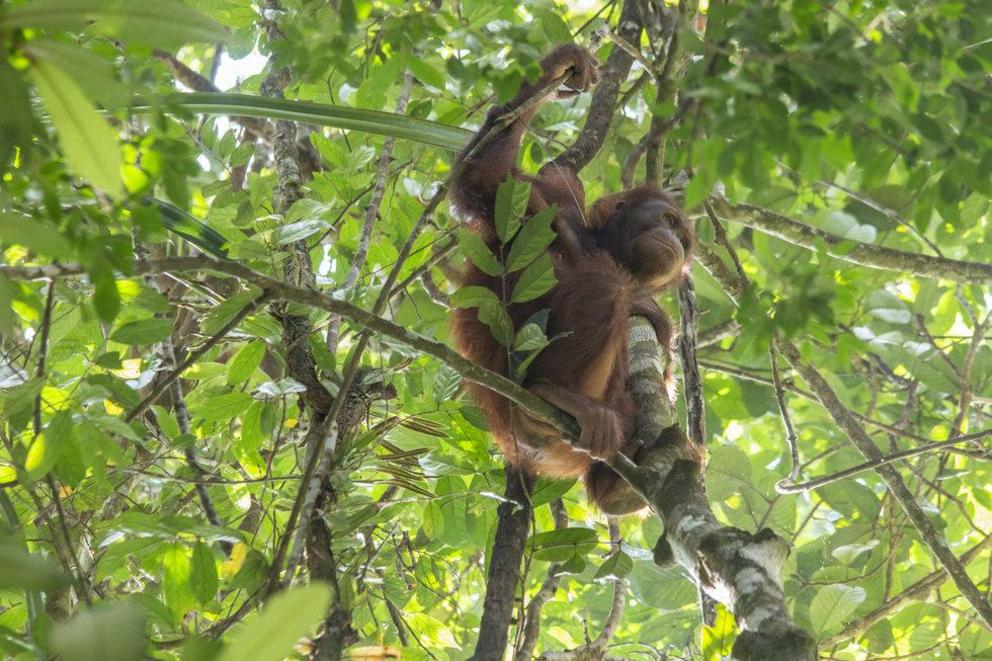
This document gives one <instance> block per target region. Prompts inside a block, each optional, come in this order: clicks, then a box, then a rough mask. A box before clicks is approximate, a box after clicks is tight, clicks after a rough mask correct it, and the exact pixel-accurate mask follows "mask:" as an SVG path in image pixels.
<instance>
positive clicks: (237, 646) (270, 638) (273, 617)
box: [220, 583, 331, 661]
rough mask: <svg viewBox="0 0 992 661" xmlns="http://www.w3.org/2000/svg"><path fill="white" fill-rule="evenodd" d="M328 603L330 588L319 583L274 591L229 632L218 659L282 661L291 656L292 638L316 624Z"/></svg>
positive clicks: (293, 642)
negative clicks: (260, 605)
mask: <svg viewBox="0 0 992 661" xmlns="http://www.w3.org/2000/svg"><path fill="white" fill-rule="evenodd" d="M330 603H331V590H330V588H328V587H327V586H326V585H323V584H320V583H311V584H310V585H307V586H304V587H300V588H294V589H291V590H287V591H286V592H280V593H278V594H276V595H275V596H273V597H271V598H270V599H269V600H268V602H266V604H265V606H264V607H263V608H262V610H261V611H258V612H255V613H252V614H251V615H249V616H248V617H246V618H245V620H244V622H242V623H241V626H239V627H238V628H237V629H235V630H234V631H233V632H232V634H231V642H230V643H229V644H228V646H227V647H225V648H224V651H223V653H222V654H221V655H220V661H241V659H253V660H254V661H282V659H284V658H286V657H289V656H292V652H293V646H294V645H295V644H296V641H298V640H299V639H300V638H302V637H303V636H305V635H306V634H307V632H309V631H311V630H312V629H313V628H315V627H316V626H317V624H318V623H319V622H320V621H321V620H322V619H323V618H324V615H325V614H326V613H327V607H328V606H329V605H330Z"/></svg>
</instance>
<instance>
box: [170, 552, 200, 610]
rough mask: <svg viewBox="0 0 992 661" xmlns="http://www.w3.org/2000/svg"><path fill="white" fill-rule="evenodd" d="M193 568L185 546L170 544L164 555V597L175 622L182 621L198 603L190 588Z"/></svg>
mask: <svg viewBox="0 0 992 661" xmlns="http://www.w3.org/2000/svg"><path fill="white" fill-rule="evenodd" d="M192 572H193V568H192V566H191V565H190V561H189V554H188V553H187V551H186V546H185V545H184V544H179V543H175V544H170V545H169V547H168V548H167V549H166V550H165V552H164V553H163V554H162V579H163V580H162V595H163V596H164V597H165V604H166V605H167V606H168V607H169V611H170V612H171V613H172V615H173V617H174V618H175V621H177V622H178V621H180V620H181V619H182V617H183V616H184V615H185V614H186V613H187V612H188V611H190V610H192V609H193V606H194V604H195V602H196V599H195V597H194V596H193V590H192V588H191V587H190V577H191V576H192Z"/></svg>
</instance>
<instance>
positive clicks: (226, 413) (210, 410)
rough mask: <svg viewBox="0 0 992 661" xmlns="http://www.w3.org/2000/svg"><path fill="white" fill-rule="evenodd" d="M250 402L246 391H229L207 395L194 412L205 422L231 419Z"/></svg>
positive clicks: (239, 413) (240, 412)
mask: <svg viewBox="0 0 992 661" xmlns="http://www.w3.org/2000/svg"><path fill="white" fill-rule="evenodd" d="M251 403H252V398H251V395H249V394H248V393H246V392H229V393H226V394H223V395H214V396H212V397H208V398H207V399H206V400H204V402H203V405H202V406H198V407H197V408H196V412H197V414H198V415H200V416H201V417H203V419H204V420H206V421H207V422H219V421H223V420H233V419H234V418H236V417H238V416H239V415H241V414H242V413H243V412H244V410H245V409H247V408H248V406H249V405H251Z"/></svg>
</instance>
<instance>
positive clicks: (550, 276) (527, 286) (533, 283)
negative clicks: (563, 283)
mask: <svg viewBox="0 0 992 661" xmlns="http://www.w3.org/2000/svg"><path fill="white" fill-rule="evenodd" d="M557 282H558V279H557V278H556V277H555V267H554V264H553V263H552V262H551V256H550V255H548V254H547V253H544V254H543V255H541V256H540V257H538V258H537V259H536V260H534V263H533V264H531V265H530V266H528V267H527V269H526V270H525V271H524V272H523V273H522V274H521V275H520V280H518V281H517V284H516V286H514V288H513V294H512V295H511V296H510V300H511V301H513V302H514V303H525V302H527V301H533V300H534V299H535V298H537V297H538V296H541V295H542V294H544V293H545V292H547V291H548V290H550V289H551V288H552V287H554V286H555V283H557Z"/></svg>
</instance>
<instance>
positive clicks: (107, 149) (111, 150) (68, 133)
mask: <svg viewBox="0 0 992 661" xmlns="http://www.w3.org/2000/svg"><path fill="white" fill-rule="evenodd" d="M30 6H31V5H30V4H29V5H21V7H22V8H23V7H30ZM31 72H32V79H33V80H34V83H35V86H36V87H37V88H38V94H40V95H41V98H42V101H44V102H45V108H47V109H48V114H49V115H51V118H52V123H53V124H54V125H55V131H56V133H57V134H58V139H59V145H60V146H61V147H62V153H63V154H64V155H65V159H66V161H67V162H68V164H69V166H70V167H71V168H72V169H73V170H75V171H76V172H77V173H78V174H79V175H80V176H82V177H83V178H84V179H87V180H89V181H90V183H92V184H93V185H95V186H97V187H99V188H102V189H103V190H104V191H106V192H107V193H109V194H116V193H118V192H119V191H120V189H121V153H120V149H119V148H118V146H117V132H116V131H115V130H114V129H113V128H111V127H110V125H109V124H108V123H107V120H105V119H104V118H103V117H101V116H100V113H98V112H97V111H96V109H95V108H94V107H93V105H92V104H91V103H90V101H89V99H87V98H86V96H85V95H84V94H83V91H82V90H81V89H80V88H79V85H78V84H77V83H76V81H75V80H74V77H73V75H72V74H71V73H69V72H67V71H63V70H62V69H61V68H59V67H57V66H55V65H54V64H53V63H51V62H48V61H46V60H37V61H35V62H34V66H33V67H32V68H31Z"/></svg>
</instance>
